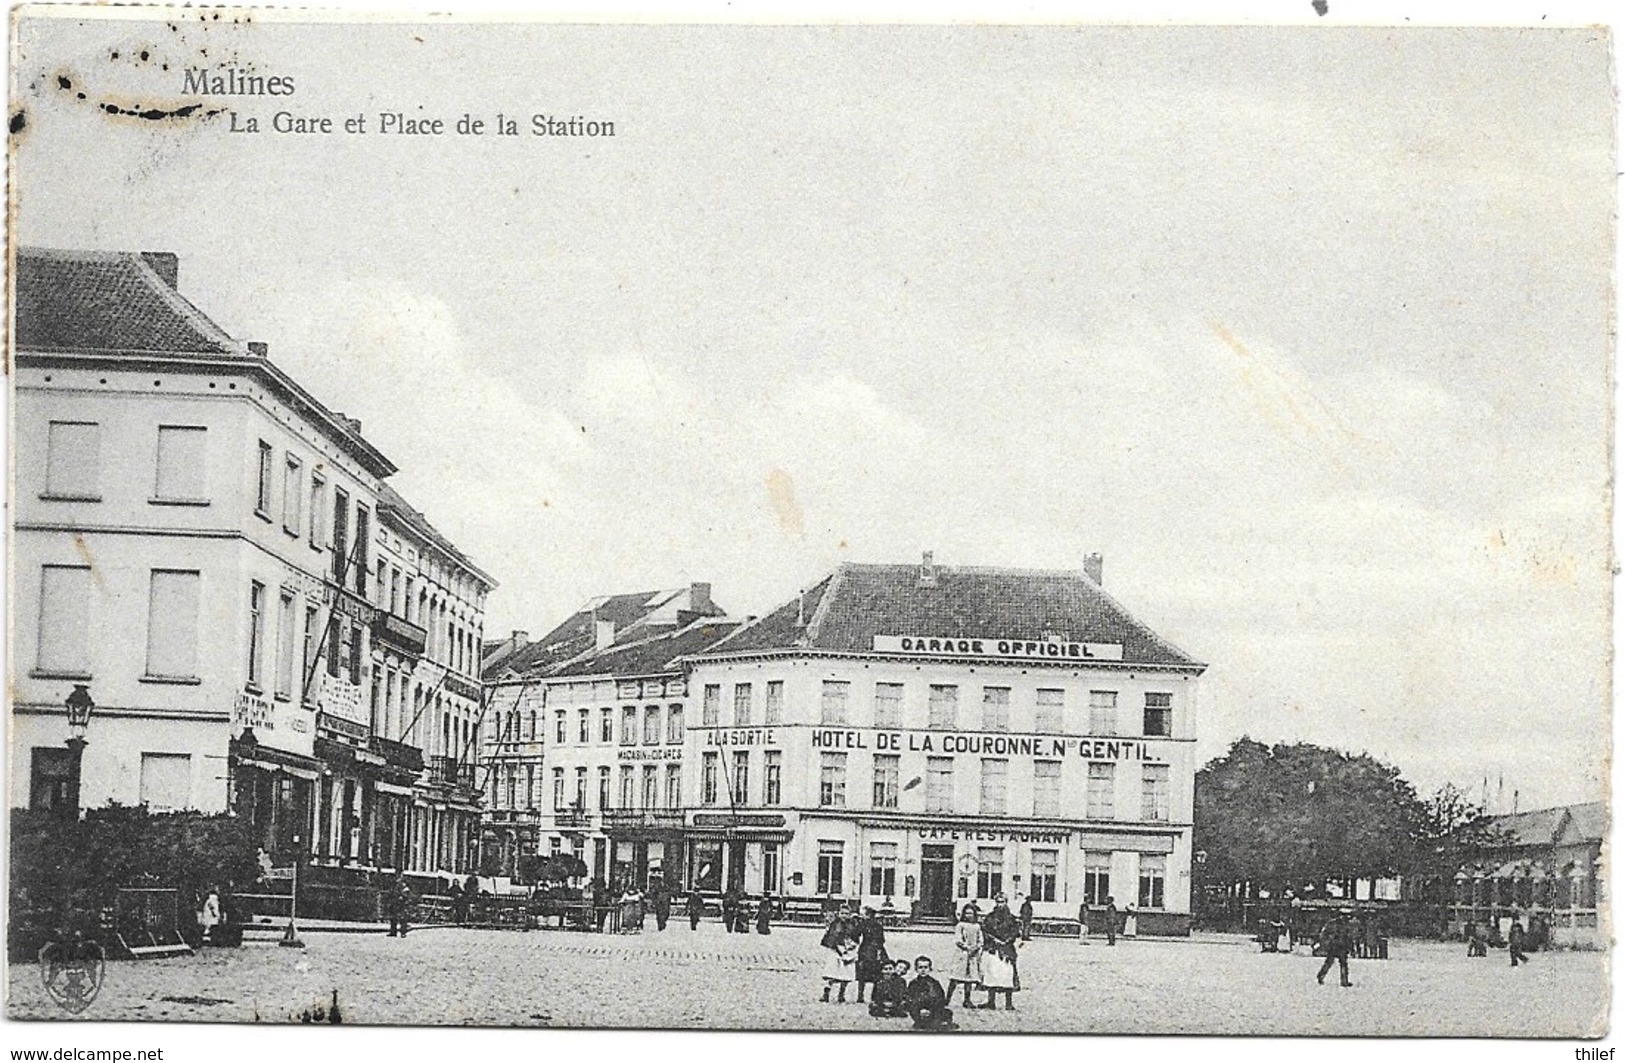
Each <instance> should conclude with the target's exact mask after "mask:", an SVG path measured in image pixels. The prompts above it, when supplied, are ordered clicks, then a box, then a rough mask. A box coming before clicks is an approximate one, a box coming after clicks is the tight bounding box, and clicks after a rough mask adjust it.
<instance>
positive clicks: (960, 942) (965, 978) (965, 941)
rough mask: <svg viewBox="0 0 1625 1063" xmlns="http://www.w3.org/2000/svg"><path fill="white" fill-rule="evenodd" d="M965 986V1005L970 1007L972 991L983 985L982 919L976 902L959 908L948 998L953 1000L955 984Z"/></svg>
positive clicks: (950, 964)
mask: <svg viewBox="0 0 1625 1063" xmlns="http://www.w3.org/2000/svg"><path fill="white" fill-rule="evenodd" d="M960 985H962V986H964V987H965V1000H964V1006H965V1007H967V1008H969V1007H972V1006H973V1005H972V1004H971V1002H970V991H971V990H972V989H980V988H981V987H982V920H981V918H980V915H979V913H978V912H977V910H976V905H975V904H967V905H965V907H963V908H961V909H960V910H959V922H957V923H955V924H954V955H953V960H952V961H951V962H950V963H949V964H948V999H949V1000H952V999H953V995H954V987H955V986H960Z"/></svg>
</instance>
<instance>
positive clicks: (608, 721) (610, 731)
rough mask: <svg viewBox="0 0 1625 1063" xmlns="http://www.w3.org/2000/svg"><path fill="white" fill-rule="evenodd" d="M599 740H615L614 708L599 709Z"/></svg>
mask: <svg viewBox="0 0 1625 1063" xmlns="http://www.w3.org/2000/svg"><path fill="white" fill-rule="evenodd" d="M598 741H600V742H606V743H608V742H613V741H615V710H614V709H599V710H598Z"/></svg>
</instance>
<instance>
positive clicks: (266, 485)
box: [254, 439, 275, 520]
mask: <svg viewBox="0 0 1625 1063" xmlns="http://www.w3.org/2000/svg"><path fill="white" fill-rule="evenodd" d="M274 461H275V452H274V451H273V450H272V449H271V444H269V443H267V442H266V441H265V440H263V439H262V440H260V462H259V477H258V481H257V484H256V486H255V490H254V510H255V512H257V513H258V514H259V515H260V516H262V517H264V518H265V519H267V520H269V519H270V518H271V476H272V471H271V470H272V468H273V465H272V463H273V462H274Z"/></svg>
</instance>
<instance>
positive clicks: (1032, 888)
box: [1027, 849, 1061, 901]
mask: <svg viewBox="0 0 1625 1063" xmlns="http://www.w3.org/2000/svg"><path fill="white" fill-rule="evenodd" d="M1060 863H1061V854H1060V853H1059V852H1058V851H1056V850H1054V849H1034V850H1033V852H1032V874H1031V875H1030V876H1029V878H1031V880H1032V881H1031V882H1029V883H1028V886H1027V896H1029V897H1031V898H1032V899H1033V900H1035V901H1053V900H1054V899H1055V879H1056V874H1057V869H1058V868H1059V867H1060Z"/></svg>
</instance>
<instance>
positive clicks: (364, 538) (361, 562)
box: [350, 506, 372, 598]
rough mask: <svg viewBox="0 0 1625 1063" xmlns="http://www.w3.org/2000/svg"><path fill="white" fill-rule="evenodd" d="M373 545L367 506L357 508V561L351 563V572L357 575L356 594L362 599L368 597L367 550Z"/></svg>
mask: <svg viewBox="0 0 1625 1063" xmlns="http://www.w3.org/2000/svg"><path fill="white" fill-rule="evenodd" d="M371 545H372V533H371V530H370V523H369V517H368V512H367V507H366V506H356V507H355V547H354V549H355V560H354V561H352V562H351V563H350V570H351V571H352V572H353V573H354V574H355V592H356V593H357V594H359V595H361V597H363V598H365V597H366V596H367V573H368V571H369V565H368V554H367V549H368V547H370V546H371Z"/></svg>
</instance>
